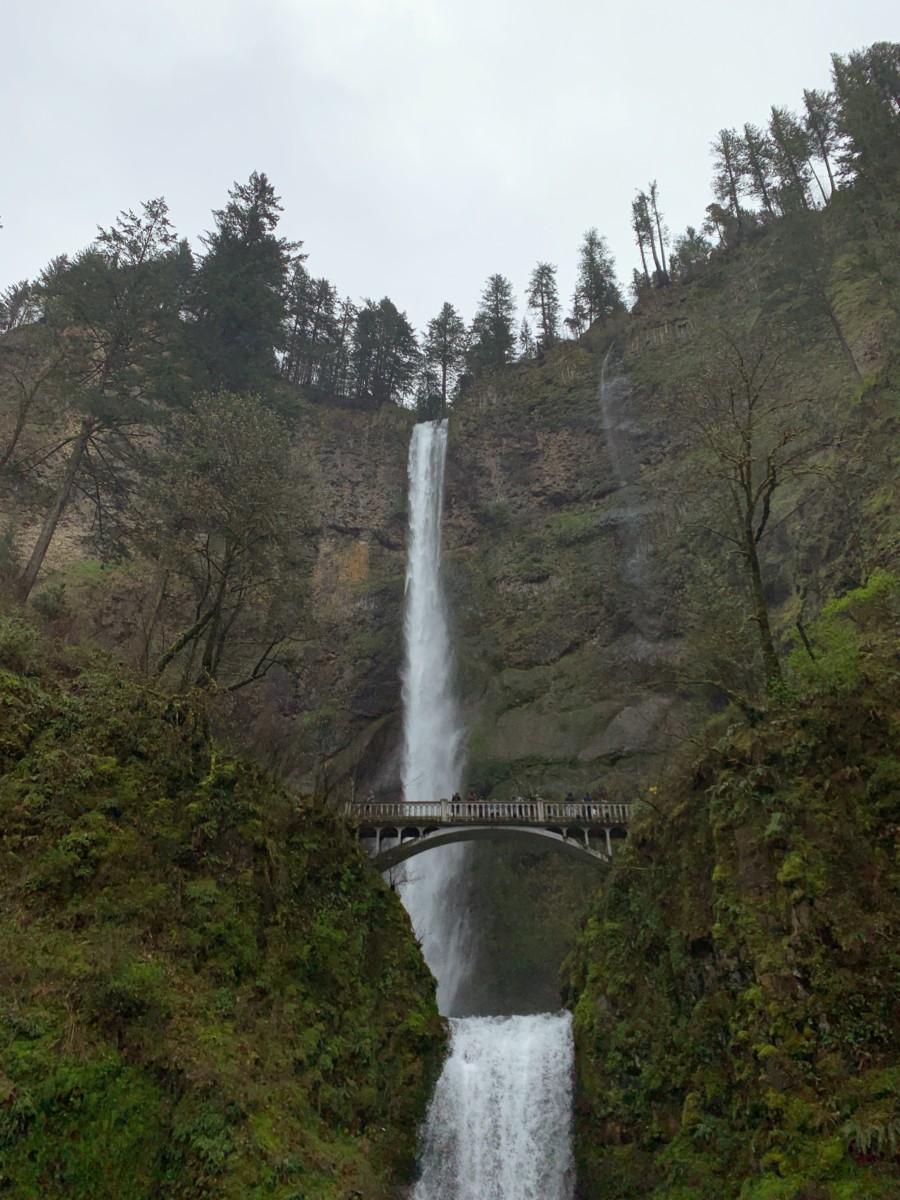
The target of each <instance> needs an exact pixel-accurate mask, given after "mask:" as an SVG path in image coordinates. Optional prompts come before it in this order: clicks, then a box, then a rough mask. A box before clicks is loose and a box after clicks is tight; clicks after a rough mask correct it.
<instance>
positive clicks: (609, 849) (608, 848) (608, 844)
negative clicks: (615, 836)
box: [604, 825, 612, 858]
mask: <svg viewBox="0 0 900 1200" xmlns="http://www.w3.org/2000/svg"><path fill="white" fill-rule="evenodd" d="M604 832H605V833H606V853H607V854H608V855H609V857H610V858H612V838H611V837H610V836H609V826H608V825H607V827H606V829H605V831H604Z"/></svg>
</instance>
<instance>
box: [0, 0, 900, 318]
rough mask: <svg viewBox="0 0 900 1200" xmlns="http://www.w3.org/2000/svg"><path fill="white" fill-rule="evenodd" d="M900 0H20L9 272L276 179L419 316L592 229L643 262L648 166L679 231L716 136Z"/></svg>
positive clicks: (825, 61) (317, 265)
mask: <svg viewBox="0 0 900 1200" xmlns="http://www.w3.org/2000/svg"><path fill="white" fill-rule="evenodd" d="M897 12H898V10H897V5H896V0H852V2H851V0H756V2H755V3H754V4H752V5H746V4H742V5H740V6H736V5H735V6H732V5H727V4H724V3H722V0H717V2H716V3H712V2H711V0H683V2H682V3H680V4H679V3H674V2H673V0H667V2H666V3H662V2H661V0H643V2H642V3H639V4H638V3H631V4H629V3H627V2H623V0H619V2H617V3H614V4H612V3H609V2H608V0H607V2H606V3H603V2H602V0H601V2H598V0H556V2H555V3H547V2H546V0H253V2H251V0H241V2H237V0H18V2H16V0H13V3H12V4H11V5H9V6H8V7H7V8H6V10H5V13H4V17H3V22H2V45H3V59H4V63H3V67H2V70H0V93H2V95H0V99H2V100H3V104H2V111H3V112H4V115H5V120H4V139H3V140H4V148H3V164H4V170H3V175H2V177H0V219H2V222H3V226H4V228H3V229H2V231H0V286H5V285H6V284H8V283H11V282H13V281H14V280H17V279H20V278H23V277H30V276H33V275H34V274H35V273H36V272H37V271H39V270H40V268H41V267H42V266H43V265H44V263H46V262H47V260H48V259H49V258H50V257H51V256H52V255H54V254H58V253H61V252H63V251H65V252H70V253H71V252H75V251H77V250H79V249H81V248H82V247H84V246H85V245H87V244H88V243H89V242H90V241H91V239H92V237H93V236H94V233H95V231H96V226H97V225H109V224H111V223H112V221H113V220H114V219H115V217H116V214H117V213H118V211H119V210H120V209H123V208H135V207H137V206H138V205H139V204H140V202H141V201H142V200H145V199H148V198H150V197H153V196H159V195H164V196H165V197H166V199H167V200H168V202H169V206H170V210H171V216H172V219H173V221H174V223H175V225H176V227H177V229H178V231H179V233H181V234H183V235H185V236H187V237H189V238H191V240H192V241H195V240H196V237H197V235H198V234H199V233H201V232H202V231H203V230H204V229H208V228H209V227H210V225H211V223H212V219H211V216H210V210H211V209H213V208H219V207H221V206H222V204H223V203H224V201H225V200H226V198H227V192H228V189H229V187H231V186H232V183H233V181H234V180H240V181H244V180H246V178H247V176H248V175H249V174H250V172H251V171H253V170H258V171H265V172H266V173H267V174H268V175H269V178H270V180H271V181H272V183H273V184H274V186H275V189H276V191H277V192H278V194H279V195H280V196H281V197H282V203H283V205H284V209H285V211H284V215H283V218H282V224H281V231H282V232H283V233H284V234H285V235H286V236H287V237H289V238H291V239H302V240H303V242H304V243H305V250H306V251H307V252H308V253H309V260H308V264H307V265H308V267H309V269H310V270H311V271H312V272H313V273H314V274H316V275H326V276H328V278H329V279H331V281H332V282H333V283H334V284H335V285H336V286H337V287H338V288H339V289H340V291H341V292H342V293H343V294H349V295H350V296H352V297H353V298H354V299H355V300H359V299H361V298H362V297H372V298H374V299H378V298H380V297H381V296H383V295H388V296H390V297H391V299H392V300H393V301H394V302H395V303H396V304H397V305H398V306H399V307H400V308H403V309H406V311H407V312H408V314H409V316H410V318H411V319H412V320H413V322H414V323H415V324H416V325H417V326H419V327H421V326H422V325H424V323H425V322H426V321H427V320H428V319H429V317H431V316H433V315H434V314H435V313H436V312H437V310H438V309H439V308H440V306H441V304H442V303H443V301H444V300H450V301H451V302H452V303H454V304H456V305H457V307H458V308H460V309H461V311H462V312H463V314H464V315H465V316H466V318H470V317H471V316H472V313H473V311H474V309H475V305H476V303H477V300H478V296H479V293H480V291H481V288H482V286H483V283H484V280H485V278H486V277H487V276H488V275H489V274H491V273H493V272H500V273H502V274H504V275H507V276H509V277H510V279H511V280H512V281H513V284H514V286H515V288H516V290H517V292H519V293H520V294H521V293H522V292H523V290H524V287H525V283H526V281H527V278H528V274H529V272H530V270H531V268H532V267H533V266H534V264H535V262H536V261H538V260H539V259H543V260H548V261H550V262H553V263H556V264H557V265H558V266H559V281H560V289H561V292H562V293H563V296H564V297H565V298H566V300H567V299H568V296H569V294H570V292H571V288H572V284H573V281H574V272H575V257H576V254H577V248H578V244H579V242H580V240H581V235H582V234H583V232H584V230H585V229H587V228H588V227H589V226H591V225H596V226H597V228H598V229H599V230H600V232H601V233H602V234H605V235H606V237H607V238H608V240H609V242H610V245H611V247H612V249H613V252H614V254H615V256H616V260H617V266H618V272H619V276H620V279H621V280H622V282H623V283H624V282H626V281H627V280H628V279H629V278H630V274H631V269H632V267H633V266H634V265H635V261H636V250H634V249H633V246H632V239H631V231H630V227H629V216H630V201H631V199H632V197H633V195H634V192H635V190H636V189H637V188H638V187H641V186H646V184H647V182H648V181H649V180H650V179H652V178H655V179H657V180H658V181H659V189H660V197H661V202H662V207H663V210H664V212H665V214H666V218H667V221H668V224H669V226H670V228H671V230H672V232H673V234H676V233H678V232H681V231H682V230H683V229H684V227H685V226H686V225H687V224H696V225H699V224H700V223H701V222H702V220H703V216H704V209H705V207H706V205H707V204H708V203H709V202H710V199H711V196H710V189H709V178H710V159H709V149H708V147H709V142H710V140H711V139H712V138H713V137H714V136H715V134H716V132H717V131H718V130H719V129H721V128H723V127H727V126H732V125H740V124H743V123H744V122H745V121H753V122H756V123H760V124H761V123H764V122H765V120H766V116H767V113H768V109H769V106H770V105H771V104H788V105H789V106H791V107H793V108H798V107H799V106H800V104H801V102H802V89H803V88H804V87H827V86H828V85H829V78H830V62H829V55H830V53H831V51H833V50H836V51H839V52H841V53H846V52H847V51H849V50H851V49H855V48H859V47H861V46H864V45H868V44H870V43H871V42H873V41H879V40H896V39H897V38H898V37H900V20H898V16H897Z"/></svg>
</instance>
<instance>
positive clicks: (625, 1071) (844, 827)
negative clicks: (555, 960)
mask: <svg viewBox="0 0 900 1200" xmlns="http://www.w3.org/2000/svg"><path fill="white" fill-rule="evenodd" d="M898 632H900V585H898V581H897V580H896V578H894V577H891V576H888V575H886V574H878V575H876V576H875V577H873V579H872V581H871V583H870V584H869V585H868V586H867V587H866V588H864V589H858V590H857V591H856V592H853V593H851V594H850V595H848V596H846V597H844V598H843V599H842V600H840V601H836V602H834V603H832V604H831V605H830V606H829V607H828V609H827V611H826V613H825V615H824V616H823V618H822V621H821V622H820V623H819V624H817V625H816V626H814V627H813V629H812V631H811V637H810V645H811V647H812V653H813V654H814V655H815V659H812V658H810V657H809V655H808V653H807V651H806V650H805V649H803V648H801V649H800V650H799V651H798V652H796V653H795V655H794V656H793V658H792V660H791V662H790V663H789V665H788V680H789V686H786V687H785V688H784V689H783V696H782V700H781V701H780V702H779V703H777V704H773V705H772V706H771V707H770V708H769V710H768V711H767V712H765V713H759V714H757V719H756V721H755V722H754V723H749V722H746V721H738V722H735V723H733V724H730V725H728V727H727V728H724V729H721V728H720V729H719V730H718V731H715V730H713V731H710V733H709V735H708V737H707V744H706V746H705V748H704V749H703V750H702V751H701V752H700V753H697V752H696V751H695V757H694V758H693V760H691V758H690V757H689V756H688V755H687V754H685V755H684V756H683V763H682V765H681V766H679V767H677V768H675V769H673V771H672V772H671V773H670V774H669V775H668V776H667V777H666V778H665V779H663V780H661V781H660V782H659V783H658V785H655V786H651V787H650V788H649V790H648V792H647V797H646V803H645V804H643V805H642V806H641V815H640V818H639V820H638V821H636V822H635V824H634V827H633V829H632V832H631V837H630V839H629V841H628V843H627V845H626V846H625V847H624V848H623V849H622V850H621V851H620V853H619V854H618V855H617V858H616V861H615V863H614V865H613V868H612V870H611V873H610V876H609V879H608V881H607V883H606V886H605V887H604V888H603V889H602V891H601V892H600V893H599V895H598V897H597V898H596V900H595V902H594V903H593V905H592V908H591V911H590V915H589V917H588V918H587V921H586V923H585V925H584V928H583V931H582V933H581V936H580V939H579V942H578V945H577V947H576V950H575V951H574V953H573V954H572V955H571V956H570V959H569V960H568V965H567V978H568V987H569V989H570V996H571V999H572V1002H573V1004H574V1010H575V1036H576V1044H577V1064H578V1065H577V1086H578V1101H577V1103H578V1112H577V1123H578V1138H577V1144H578V1154H579V1169H580V1171H579V1173H580V1191H579V1195H580V1196H582V1197H584V1198H585V1200H588V1198H590V1200H594V1198H595V1197H598V1198H599V1197H600V1196H616V1197H617V1198H619V1200H631V1198H635V1200H636V1198H637V1197H648V1198H649V1197H653V1198H654V1200H688V1198H690V1200H707V1198H708V1200H728V1198H731V1197H740V1198H741V1200H850V1198H851V1197H852V1198H854V1200H861V1198H863V1197H871V1198H872V1200H887V1198H888V1197H892V1196H898V1195H900V1157H898V1156H900V1102H898V1096H900V1074H898V1068H897V1061H898V1051H900V1007H898V996H900V991H898V987H897V985H898V980H900V955H898V949H897V945H898V943H897V936H898V932H900V929H898V926H900V872H898V866H897V838H898V832H900V758H898V755H897V747H898V739H900V706H898V696H900V661H898V657H897V645H898V641H897V638H898Z"/></svg>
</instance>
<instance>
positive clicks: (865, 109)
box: [832, 42, 900, 204]
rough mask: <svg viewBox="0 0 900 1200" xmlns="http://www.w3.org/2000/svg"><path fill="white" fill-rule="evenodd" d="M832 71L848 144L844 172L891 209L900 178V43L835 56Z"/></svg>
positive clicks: (840, 129)
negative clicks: (843, 55)
mask: <svg viewBox="0 0 900 1200" xmlns="http://www.w3.org/2000/svg"><path fill="white" fill-rule="evenodd" d="M832 71H833V79H834V90H835V95H836V99H837V106H838V114H837V125H838V132H839V133H840V134H841V135H842V136H843V137H844V139H845V141H846V147H845V149H844V152H843V153H842V155H841V158H840V163H841V173H842V175H843V176H844V177H845V178H849V179H859V180H860V181H862V182H863V184H864V185H865V186H866V188H867V189H868V190H869V191H870V192H873V193H877V194H879V195H880V196H881V197H882V198H883V199H884V200H886V201H888V203H889V204H891V203H892V202H894V201H896V194H897V188H896V185H897V179H898V176H900V44H898V43H897V42H875V43H874V44H873V45H872V46H870V47H868V48H867V49H866V50H861V51H856V52H854V53H852V54H849V55H847V57H846V58H842V57H841V56H840V55H837V54H835V55H833V57H832Z"/></svg>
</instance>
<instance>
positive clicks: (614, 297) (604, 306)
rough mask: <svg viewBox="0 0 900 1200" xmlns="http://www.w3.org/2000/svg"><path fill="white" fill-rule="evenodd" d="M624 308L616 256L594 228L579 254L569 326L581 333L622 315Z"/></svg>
mask: <svg viewBox="0 0 900 1200" xmlns="http://www.w3.org/2000/svg"><path fill="white" fill-rule="evenodd" d="M623 307H624V305H623V303H622V294H621V292H620V291H619V285H618V283H617V282H616V268H615V263H614V261H613V257H612V255H611V254H610V251H609V247H608V246H607V244H606V239H605V238H602V237H601V236H600V235H599V233H598V232H597V230H596V229H595V228H593V227H592V228H590V229H588V230H587V232H586V233H585V235H584V238H583V239H582V243H581V247H580V249H579V251H578V275H577V278H576V281H575V291H574V294H573V296H572V314H571V317H569V318H567V320H566V325H567V326H568V327H569V328H570V329H572V330H573V332H577V333H580V332H581V331H582V330H583V329H584V328H585V327H588V328H590V326H591V325H593V323H594V322H595V321H598V320H599V319H600V318H601V317H605V316H610V315H611V314H613V313H616V312H620V311H621V310H622V308H623Z"/></svg>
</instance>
